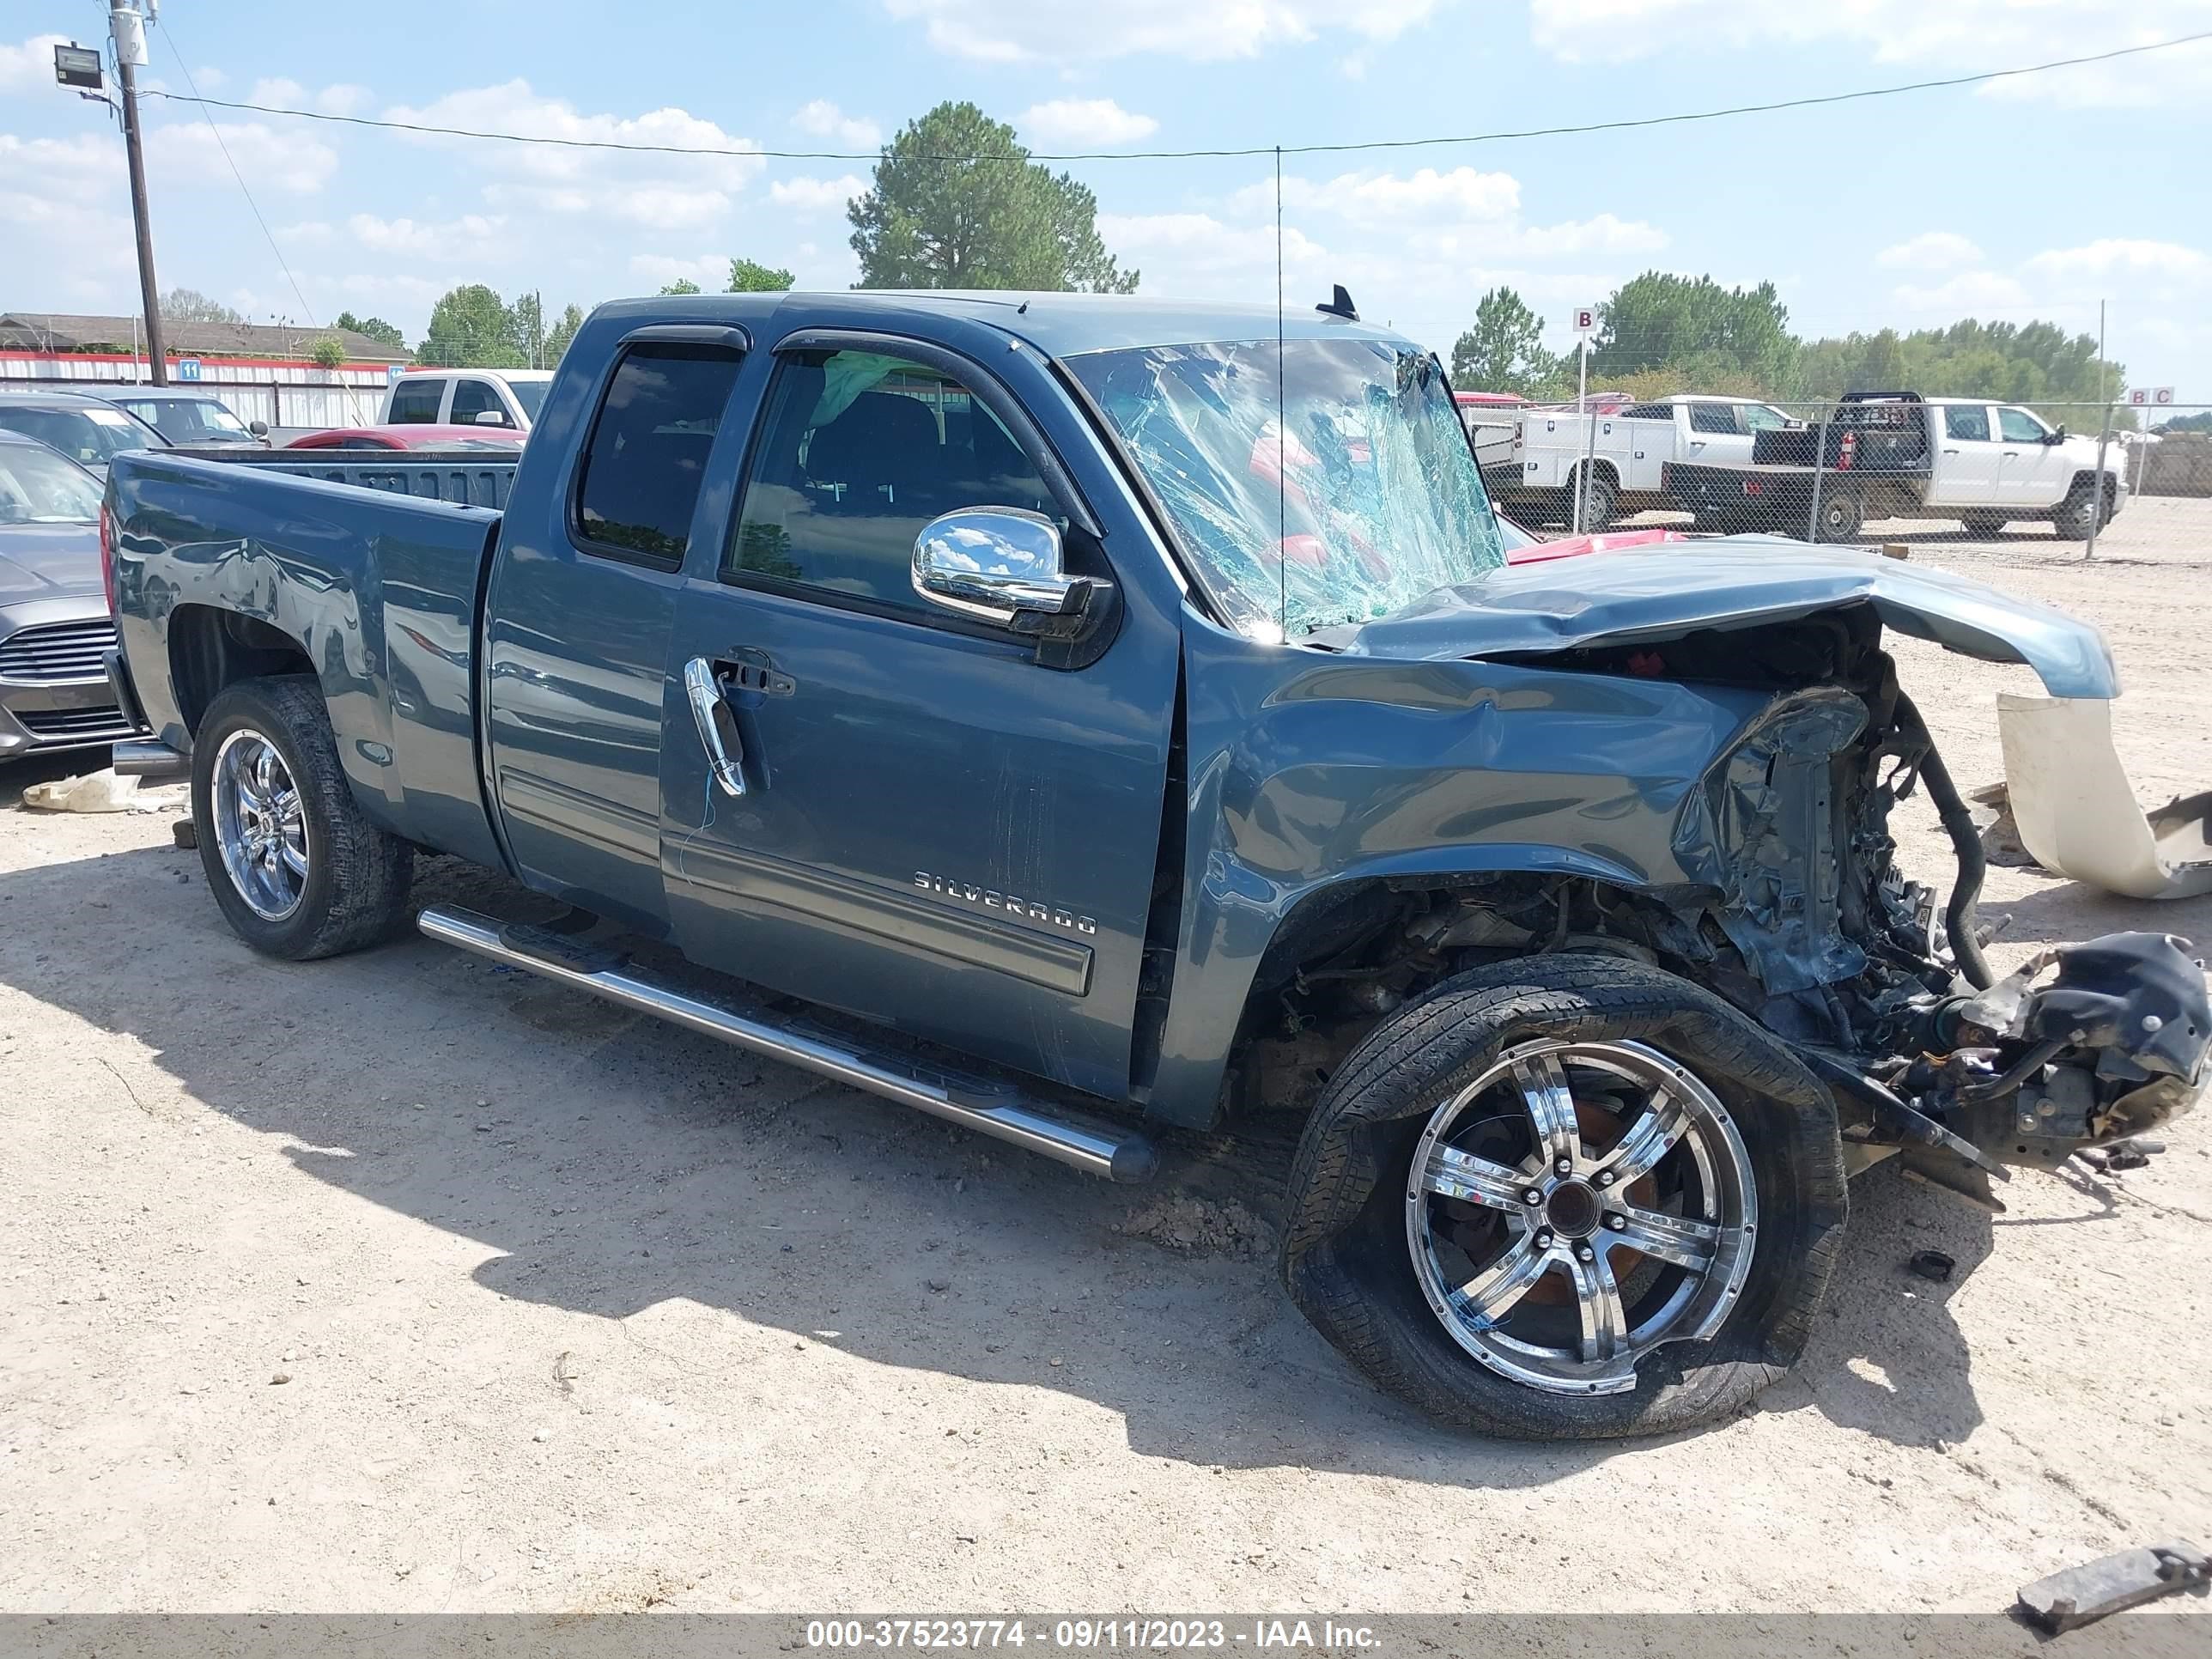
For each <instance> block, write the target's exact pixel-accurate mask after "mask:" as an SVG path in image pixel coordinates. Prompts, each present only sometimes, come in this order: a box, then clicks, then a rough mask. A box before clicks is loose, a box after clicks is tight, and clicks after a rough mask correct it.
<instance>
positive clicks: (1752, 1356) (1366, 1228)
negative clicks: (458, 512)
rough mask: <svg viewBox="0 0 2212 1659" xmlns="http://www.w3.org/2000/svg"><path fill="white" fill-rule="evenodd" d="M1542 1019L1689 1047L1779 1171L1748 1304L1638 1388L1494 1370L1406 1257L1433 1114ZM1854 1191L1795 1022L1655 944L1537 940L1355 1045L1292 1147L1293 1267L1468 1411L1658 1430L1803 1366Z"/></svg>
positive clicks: (1571, 1428)
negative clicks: (1432, 1298)
mask: <svg viewBox="0 0 2212 1659" xmlns="http://www.w3.org/2000/svg"><path fill="white" fill-rule="evenodd" d="M1535 1036H1552V1037H1560V1038H1567V1039H1573V1038H1577V1037H1579V1038H1583V1039H1587V1040H1599V1039H1604V1038H1613V1039H1618V1038H1628V1039H1633V1040H1640V1041H1645V1042H1650V1043H1651V1044H1652V1046H1654V1047H1656V1048H1659V1049H1661V1050H1662V1052H1666V1053H1668V1054H1671V1055H1673V1056H1674V1057H1675V1058H1676V1059H1678V1060H1680V1061H1681V1062H1682V1063H1684V1064H1686V1065H1687V1066H1689V1067H1690V1069H1691V1070H1692V1072H1694V1073H1697V1074H1698V1075H1699V1077H1700V1078H1701V1079H1703V1080H1704V1081H1705V1083H1706V1084H1707V1085H1708V1086H1710V1087H1712V1088H1713V1089H1714V1090H1715V1091H1716V1092H1717V1093H1719V1094H1720V1095H1721V1097H1722V1098H1723V1101H1724V1102H1725V1103H1727V1105H1728V1107H1729V1110H1730V1112H1731V1114H1732V1115H1735V1118H1736V1120H1737V1125H1738V1127H1739V1129H1740V1130H1741V1133H1743V1135H1744V1138H1745V1140H1746V1143H1747V1146H1748V1147H1749V1149H1750V1151H1751V1153H1752V1157H1753V1164H1754V1166H1755V1169H1756V1170H1758V1172H1759V1173H1758V1179H1759V1189H1760V1200H1761V1201H1760V1209H1761V1240H1760V1243H1759V1254H1758V1255H1757V1256H1756V1257H1755V1258H1754V1265H1753V1274H1752V1278H1751V1279H1750V1280H1749V1281H1748V1282H1747V1285H1746V1286H1745V1293H1744V1296H1743V1297H1742V1300H1741V1302H1740V1304H1738V1308H1737V1311H1736V1313H1735V1315H1734V1316H1731V1318H1730V1320H1729V1324H1728V1325H1726V1326H1724V1327H1723V1328H1722V1330H1721V1332H1720V1333H1719V1334H1718V1335H1717V1336H1716V1337H1715V1338H1714V1339H1713V1340H1711V1341H1709V1342H1705V1343H1699V1344H1687V1343H1683V1344H1676V1345H1674V1346H1669V1347H1667V1348H1663V1349H1661V1350H1660V1351H1659V1352H1657V1353H1656V1354H1654V1355H1652V1356H1651V1357H1650V1358H1647V1359H1646V1360H1645V1361H1644V1365H1643V1367H1642V1370H1641V1373H1640V1378H1641V1380H1640V1381H1639V1383H1638V1388H1637V1389H1636V1390H1635V1391H1634V1392H1633V1393H1630V1394H1620V1395H1602V1396H1596V1397H1592V1398H1581V1397H1576V1396H1568V1395H1550V1394H1545V1393H1541V1392H1539V1391H1537V1390H1535V1389H1529V1388H1525V1387H1522V1386H1521V1385H1519V1384H1516V1383H1512V1382H1510V1381H1508V1380H1507V1379H1504V1378H1502V1377H1498V1376H1494V1375H1492V1374H1491V1373H1490V1372H1487V1371H1486V1370H1484V1369H1483V1368H1482V1367H1481V1366H1480V1365H1478V1364H1476V1363H1475V1362H1474V1360H1472V1359H1470V1358H1468V1356H1467V1355H1466V1354H1465V1353H1464V1352H1462V1350H1461V1349H1459V1348H1458V1346H1456V1345H1455V1343H1454V1342H1453V1341H1452V1340H1451V1338H1450V1337H1449V1334H1446V1333H1445V1332H1444V1331H1443V1328H1441V1327H1440V1326H1439V1325H1437V1322H1436V1321H1435V1318H1434V1316H1432V1315H1431V1312H1430V1310H1429V1308H1428V1306H1427V1304H1426V1303H1425V1301H1424V1300H1423V1299H1422V1297H1421V1296H1420V1293H1419V1287H1418V1285H1417V1284H1416V1283H1415V1281H1414V1279H1413V1269H1412V1267H1411V1264H1410V1262H1409V1261H1408V1260H1407V1256H1406V1252H1405V1245H1404V1241H1403V1228H1402V1213H1401V1208H1400V1206H1401V1204H1402V1188H1403V1182H1404V1178H1405V1171H1406V1164H1407V1159H1408V1158H1410V1156H1411V1145H1412V1141H1413V1139H1414V1138H1415V1136H1416V1135H1417V1133H1418V1128H1419V1124H1420V1123H1421V1122H1422V1121H1424V1120H1425V1118H1426V1116H1427V1115H1428V1113H1429V1111H1430V1110H1431V1109H1432V1107H1433V1106H1434V1105H1435V1104H1436V1103H1438V1102H1440V1101H1441V1100H1443V1098H1445V1097H1447V1096H1448V1094H1449V1093H1450V1092H1452V1091H1455V1090H1456V1089H1457V1088H1458V1087H1460V1086H1462V1085H1463V1084H1464V1083H1465V1082H1467V1081H1468V1080H1471V1079H1473V1078H1474V1075H1475V1074H1476V1073H1479V1072H1480V1070H1481V1069H1483V1068H1484V1067H1485V1066H1487V1065H1489V1064H1490V1062H1491V1061H1492V1060H1493V1059H1494V1058H1495V1056H1496V1054H1497V1053H1498V1050H1499V1049H1501V1048H1504V1047H1506V1046H1507V1045H1508V1044H1509V1043H1511V1042H1519V1041H1522V1040H1525V1039H1527V1038H1530V1037H1535ZM1770 1188H1773V1190H1770ZM1846 1206H1847V1198H1846V1194H1845V1184H1844V1167H1843V1152H1842V1146H1841V1143H1840V1141H1839V1139H1838V1135H1837V1130H1836V1118H1835V1109H1834V1104H1833V1102H1832V1100H1831V1099H1830V1097H1828V1094H1827V1092H1826V1089H1825V1088H1824V1087H1823V1086H1822V1085H1820V1083H1819V1081H1818V1080H1817V1079H1814V1077H1813V1076H1812V1074H1811V1073H1809V1072H1808V1071H1807V1070H1806V1069H1805V1068H1804V1066H1802V1064H1800V1063H1799V1062H1798V1060H1796V1058H1795V1056H1793V1055H1792V1054H1790V1051H1789V1050H1788V1049H1787V1048H1785V1047H1784V1046H1783V1045H1782V1043H1781V1042H1779V1041H1778V1040H1777V1039H1776V1038H1775V1037H1773V1036H1771V1034H1769V1033H1768V1032H1766V1031H1765V1030H1761V1029H1760V1028H1759V1027H1758V1026H1756V1025H1754V1024H1752V1022H1751V1021H1750V1020H1748V1019H1747V1018H1745V1017H1744V1016H1743V1015H1742V1014H1741V1013H1739V1012H1737V1011H1736V1010H1735V1009H1734V1008H1731V1007H1729V1006H1728V1005H1727V1004H1726V1003H1723V1002H1722V1001H1721V1000H1719V999H1718V998H1717V997H1714V996H1712V995H1711V994H1709V993H1707V992H1705V991H1703V990H1701V989H1699V987H1696V986H1693V985H1692V984H1690V983H1689V982H1687V981H1684V980H1682V979H1680V978H1678V977H1676V976H1675V975H1671V974H1667V973H1663V972H1662V971H1661V970H1659V969H1656V968H1652V967H1649V966H1647V965H1645V964H1644V963H1639V962H1635V961H1632V960H1625V959H1620V958H1614V957H1566V956H1560V957H1531V958H1524V959H1522V960H1520V961H1517V962H1513V963H1503V964H1498V965H1494V966H1492V967H1487V968H1482V969H1476V970H1474V972H1472V973H1468V974H1465V975H1460V976H1458V977H1456V978H1455V979H1451V980H1448V981H1444V982H1443V984H1442V985H1440V986H1438V987H1437V988H1436V989H1435V990H1434V991H1433V992H1432V993H1431V994H1429V995H1428V996H1427V997H1426V998H1425V999H1424V1000H1420V1001H1419V1002H1416V1003H1413V1004H1410V1005H1408V1006H1407V1007H1405V1008H1402V1009H1401V1010H1399V1011H1398V1012H1397V1013H1395V1015H1393V1016H1392V1017H1391V1018H1389V1019H1388V1020H1385V1021H1384V1022H1383V1024H1381V1025H1379V1026H1377V1027H1376V1029H1375V1030H1374V1031H1372V1032H1370V1034H1369V1036H1368V1037H1367V1038H1366V1040H1365V1041H1364V1042H1362V1043H1361V1044H1360V1045H1359V1046H1358V1048H1356V1049H1354V1050H1353V1052H1352V1054H1351V1055H1350V1056H1348V1057H1347V1059H1346V1061H1345V1063H1344V1065H1343V1066H1341V1067H1340V1069H1339V1070H1338V1072H1337V1073H1336V1074H1335V1076H1334V1077H1333V1078H1332V1079H1330V1081H1329V1084H1328V1088H1327V1089H1326V1090H1325V1091H1324V1092H1323V1094H1322V1100H1321V1103H1320V1104H1319V1106H1318V1107H1316V1109H1315V1112H1314V1114H1313V1116H1312V1117H1311V1118H1310V1120H1309V1121H1308V1123H1307V1125H1306V1128H1305V1133H1304V1136H1303V1138H1302V1139H1301V1140H1300V1142H1299V1145H1298V1149H1297V1155H1296V1157H1295V1158H1294V1159H1293V1161H1292V1165H1291V1176H1290V1201H1289V1206H1288V1215H1287V1217H1286V1221H1285V1228H1284V1235H1283V1242H1282V1250H1281V1257H1280V1267H1281V1271H1282V1273H1283V1276H1284V1281H1285V1285H1286V1286H1287V1287H1288V1289H1289V1291H1290V1293H1291V1299H1292V1300H1293V1301H1294V1302H1296V1303H1297V1305H1298V1307H1299V1308H1300V1310H1302V1311H1304V1313H1305V1315H1306V1316H1307V1317H1308V1318H1310V1320H1312V1322H1314V1324H1315V1325H1316V1327H1317V1328H1319V1329H1320V1330H1321V1332H1322V1334H1323V1335H1324V1336H1326V1337H1327V1338H1328V1340H1329V1341H1330V1342H1332V1343H1334V1345H1335V1346H1336V1347H1337V1348H1338V1349H1339V1350H1340V1351H1341V1352H1343V1353H1344V1354H1345V1356H1346V1358H1349V1359H1350V1360H1351V1361H1352V1363H1353V1364H1356V1365H1358V1367H1359V1368H1360V1369H1361V1370H1364V1371H1365V1372H1366V1373H1367V1374H1368V1375H1369V1376H1370V1377H1372V1378H1373V1379H1374V1380H1375V1381H1376V1383H1380V1384H1381V1385H1382V1386H1383V1388H1384V1389H1388V1390H1389V1392H1391V1393H1393V1394H1395V1395H1399V1396H1400V1397H1401V1398H1403V1399H1405V1400H1407V1401H1409V1402H1410V1403H1412V1404H1413V1405H1415V1406H1417V1407H1419V1408H1421V1409H1422V1410H1424V1411H1425V1412H1427V1413H1430V1414H1431V1416H1434V1417H1436V1418H1437V1419H1441V1420H1443V1421H1444V1422H1446V1423H1449V1424H1450V1425H1454V1426H1455V1427H1459V1428H1464V1429H1472V1430H1474V1431H1478V1432H1481V1433H1485V1434H1492V1435H1498V1436H1503V1437H1511V1438H1516V1439H1600V1438H1610V1437H1620V1436H1624V1435H1635V1434H1656V1433H1662V1432H1665V1431H1672V1430H1680V1429H1686V1428H1690V1427H1693V1426H1696V1425H1700V1424H1705V1423H1709V1422H1711V1421H1713V1420H1715V1419H1718V1418H1721V1417H1724V1416H1727V1415H1729V1414H1731V1413H1735V1412H1737V1411H1739V1410H1741V1409H1742V1408H1743V1407H1745V1406H1746V1405H1747V1404H1748V1403H1749V1402H1750V1401H1751V1400H1752V1399H1753V1397H1754V1396H1755V1395H1758V1394H1759V1392H1760V1390H1762V1389H1765V1388H1766V1387H1768V1386H1769V1385H1770V1384H1771V1383H1774V1382H1776V1381H1778V1379H1779V1378H1780V1377H1782V1376H1784V1375H1785V1374H1786V1373H1787V1371H1788V1370H1789V1369H1790V1365H1791V1364H1794V1363H1795V1361H1796V1357H1797V1355H1798V1354H1799V1352H1802V1348H1803V1346H1804V1344H1805V1341H1806V1340H1807V1338H1808V1336H1809V1335H1810V1334H1811V1331H1812V1328H1813V1320H1814V1315H1815V1313H1816V1312H1817V1311H1818V1310H1819V1306H1820V1298H1821V1297H1822V1295H1823V1293H1824V1292H1825V1291H1826V1286H1827V1282H1828V1279H1829V1276H1830V1274H1831V1273H1832V1271H1833V1269H1834V1264H1835V1259H1836V1255H1837V1252H1838V1250H1839V1249H1841V1247H1842V1243H1843V1227H1844V1217H1845V1213H1846ZM1378 1222H1379V1224H1380V1225H1377V1224H1378Z"/></svg>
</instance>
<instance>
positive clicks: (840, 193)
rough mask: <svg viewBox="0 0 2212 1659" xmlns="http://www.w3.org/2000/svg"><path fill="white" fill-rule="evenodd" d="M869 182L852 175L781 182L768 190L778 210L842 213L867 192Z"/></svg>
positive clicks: (781, 180) (776, 182)
mask: <svg viewBox="0 0 2212 1659" xmlns="http://www.w3.org/2000/svg"><path fill="white" fill-rule="evenodd" d="M867 187H868V181H867V180H866V179H863V178H861V177H860V175H859V174H858V173H844V174H842V175H841V176H839V177H837V178H835V179H808V178H803V177H802V178H798V179H777V180H776V181H775V183H774V184H771V185H769V187H768V194H769V200H770V201H772V202H774V203H775V204H776V205H777V206H778V207H787V208H791V209H793V210H795V211H797V212H799V213H824V212H827V211H829V210H830V209H833V208H835V209H836V210H839V211H842V210H843V209H844V206H845V204H846V203H848V202H849V201H851V200H852V199H853V198H854V197H855V196H858V195H860V192H861V191H865V190H866V189H867Z"/></svg>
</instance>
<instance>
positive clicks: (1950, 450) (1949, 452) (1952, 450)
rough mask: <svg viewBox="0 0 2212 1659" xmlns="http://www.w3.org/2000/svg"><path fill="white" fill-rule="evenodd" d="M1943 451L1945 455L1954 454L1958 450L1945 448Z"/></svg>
mask: <svg viewBox="0 0 2212 1659" xmlns="http://www.w3.org/2000/svg"><path fill="white" fill-rule="evenodd" d="M1943 453H1945V454H1946V455H1955V454H1957V453H1959V452H1958V451H1957V450H1955V449H1947V450H1945V451H1944V452H1943Z"/></svg>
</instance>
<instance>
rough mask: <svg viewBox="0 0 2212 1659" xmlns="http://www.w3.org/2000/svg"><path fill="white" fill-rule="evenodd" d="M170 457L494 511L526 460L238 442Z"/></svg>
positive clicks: (463, 452) (479, 452)
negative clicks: (272, 446) (268, 446)
mask: <svg viewBox="0 0 2212 1659" xmlns="http://www.w3.org/2000/svg"><path fill="white" fill-rule="evenodd" d="M169 453H171V454H176V455H188V456H190V457H191V459H194V460H198V461H222V462H225V463H227V464H228V465H233V466H250V467H257V468H265V469H267V470H269V471H276V472H282V473H284V474H286V475H288V476H289V477H302V478H324V479H327V480H328V481H329V482H331V483H347V484H355V485H357V486H359V487H360V488H362V489H381V490H385V491H387V492H389V493H390V494H392V495H414V496H417V497H419V498H421V499H422V500H423V501H451V502H453V503H454V504H455V505H456V506H460V507H495V508H501V507H506V505H507V491H508V489H511V488H513V483H514V471H515V468H516V467H517V466H519V465H521V459H522V452H521V451H520V449H516V450H514V451H513V452H512V453H507V454H500V453H495V452H493V451H490V450H485V449H248V448H246V447H243V446H241V445H237V444H223V445H209V446H207V447H204V448H180V449H175V450H172V451H170V452H169Z"/></svg>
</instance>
